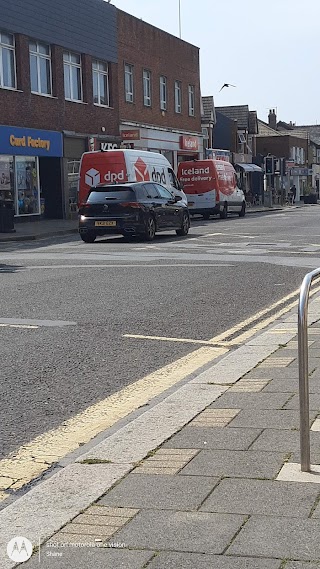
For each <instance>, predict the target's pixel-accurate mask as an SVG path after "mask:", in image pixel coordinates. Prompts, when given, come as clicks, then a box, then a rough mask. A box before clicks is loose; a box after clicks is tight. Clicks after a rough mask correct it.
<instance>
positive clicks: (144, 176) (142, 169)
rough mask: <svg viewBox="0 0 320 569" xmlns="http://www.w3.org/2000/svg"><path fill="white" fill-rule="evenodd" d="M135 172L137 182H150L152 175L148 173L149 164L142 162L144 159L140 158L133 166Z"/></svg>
mask: <svg viewBox="0 0 320 569" xmlns="http://www.w3.org/2000/svg"><path fill="white" fill-rule="evenodd" d="M133 167H134V171H135V174H136V180H137V182H149V180H150V174H149V172H148V166H147V164H146V163H145V162H144V161H143V160H142V158H138V160H137V161H136V163H135V164H134V165H133Z"/></svg>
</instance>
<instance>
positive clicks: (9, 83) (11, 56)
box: [0, 31, 17, 89]
mask: <svg viewBox="0 0 320 569" xmlns="http://www.w3.org/2000/svg"><path fill="white" fill-rule="evenodd" d="M0 87H7V88H9V89H16V87H17V83H16V66H15V44H14V36H13V35H12V34H7V33H6V32H1V31H0Z"/></svg>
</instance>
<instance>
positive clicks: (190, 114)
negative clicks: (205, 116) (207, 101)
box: [188, 85, 195, 117]
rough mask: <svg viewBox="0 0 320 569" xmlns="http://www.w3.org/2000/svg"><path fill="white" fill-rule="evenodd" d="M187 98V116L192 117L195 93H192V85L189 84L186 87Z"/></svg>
mask: <svg viewBox="0 0 320 569" xmlns="http://www.w3.org/2000/svg"><path fill="white" fill-rule="evenodd" d="M188 100H189V116H190V117H194V108H195V105H194V101H195V93H194V85H189V87H188Z"/></svg>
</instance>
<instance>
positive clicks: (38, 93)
mask: <svg viewBox="0 0 320 569" xmlns="http://www.w3.org/2000/svg"><path fill="white" fill-rule="evenodd" d="M32 43H34V44H36V46H37V50H36V51H33V50H32V49H31V44H32ZM40 45H45V46H46V47H48V48H49V55H45V54H44V53H40V51H39V46H40ZM31 55H33V56H35V57H36V58H37V83H38V91H33V90H32V89H31V93H35V94H36V95H43V96H47V97H52V63H51V46H50V45H49V44H47V43H44V42H41V41H37V40H30V42H29V60H30V73H31V57H30V56H31ZM41 58H42V59H46V60H47V61H49V70H50V93H42V91H41V90H40V89H41V75H40V59H41ZM30 81H31V78H30Z"/></svg>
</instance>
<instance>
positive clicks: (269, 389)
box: [263, 378, 320, 395]
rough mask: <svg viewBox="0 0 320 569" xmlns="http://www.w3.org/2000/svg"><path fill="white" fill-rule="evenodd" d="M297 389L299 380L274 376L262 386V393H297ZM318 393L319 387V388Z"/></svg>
mask: <svg viewBox="0 0 320 569" xmlns="http://www.w3.org/2000/svg"><path fill="white" fill-rule="evenodd" d="M298 390H299V380H298V378H297V379H283V378H275V379H272V380H271V381H269V382H268V385H266V386H265V387H264V388H263V393H291V394H292V395H293V394H294V393H297V392H298ZM319 393H320V389H319Z"/></svg>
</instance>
